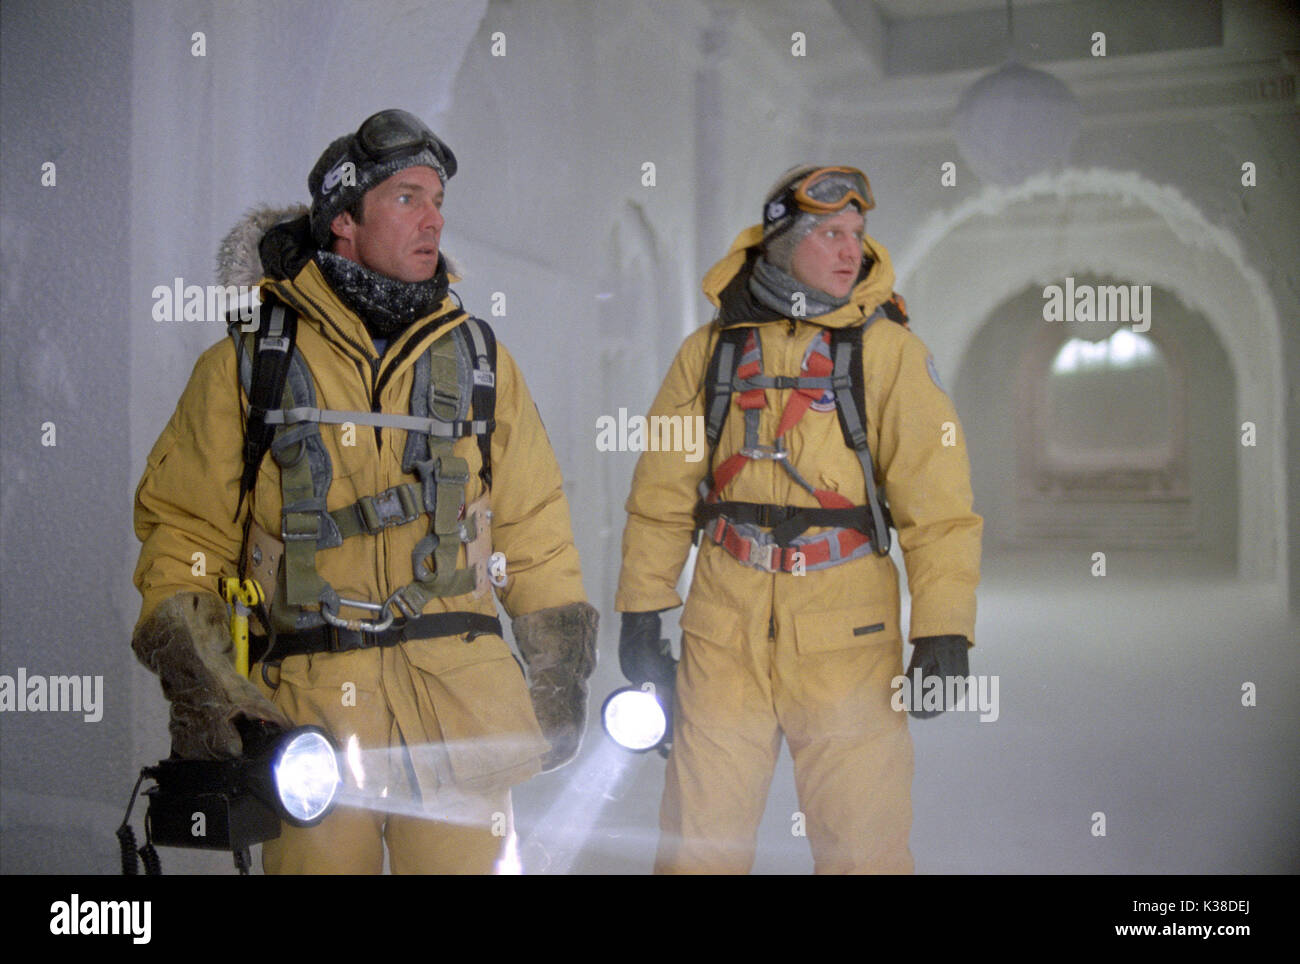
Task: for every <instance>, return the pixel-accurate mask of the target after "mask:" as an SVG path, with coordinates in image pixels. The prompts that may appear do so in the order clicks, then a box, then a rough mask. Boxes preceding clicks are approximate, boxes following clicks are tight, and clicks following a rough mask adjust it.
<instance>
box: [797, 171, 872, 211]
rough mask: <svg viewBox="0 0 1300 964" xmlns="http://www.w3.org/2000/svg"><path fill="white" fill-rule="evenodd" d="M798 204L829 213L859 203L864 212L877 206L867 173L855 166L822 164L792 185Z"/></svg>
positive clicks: (802, 209)
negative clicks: (824, 165)
mask: <svg viewBox="0 0 1300 964" xmlns="http://www.w3.org/2000/svg"><path fill="white" fill-rule="evenodd" d="M791 190H792V197H791V200H793V201H794V203H795V205H796V206H797V207H798V208H799V209H800V210H801V211H810V212H812V213H814V214H829V213H830V212H832V211H838V210H840V209H841V208H843V207H845V206H847V205H848V204H853V203H856V204H857V205H858V207H859V208H860V209H861V210H862V211H863V212H866V211H870V210H871V209H872V208H874V207H875V206H876V201H875V199H874V198H873V197H872V196H871V184H870V182H868V181H867V175H865V174H863V173H862V172H861V171H859V170H858V169H857V168H856V167H822V168H818V169H817V170H815V171H813V172H812V173H811V174H809V175H807V176H806V177H804V178H803V179H801V180H800V181H799V182H798V183H796V184H793V185H791Z"/></svg>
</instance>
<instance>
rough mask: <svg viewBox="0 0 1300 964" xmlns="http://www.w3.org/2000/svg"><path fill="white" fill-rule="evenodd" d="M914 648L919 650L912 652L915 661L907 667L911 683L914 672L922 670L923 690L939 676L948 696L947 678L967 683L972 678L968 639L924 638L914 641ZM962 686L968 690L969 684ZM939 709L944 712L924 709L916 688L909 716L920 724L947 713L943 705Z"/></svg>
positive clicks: (952, 637) (951, 637)
mask: <svg viewBox="0 0 1300 964" xmlns="http://www.w3.org/2000/svg"><path fill="white" fill-rule="evenodd" d="M913 645H914V646H915V647H916V648H915V649H914V650H912V661H911V662H910V663H908V664H907V678H908V680H909V681H910V680H914V679H915V677H914V676H913V672H914V671H915V670H918V669H919V670H920V671H921V676H922V680H921V683H922V686H924V685H925V682H926V680H928V679H930V677H932V676H937V677H939V679H940V682H941V683H943V689H944V692H945V693H946V692H947V689H948V687H947V683H946V678H947V677H949V676H960V677H961V678H962V679H963V680H964V679H965V678H966V677H967V676H969V675H970V657H969V656H968V655H967V652H966V651H967V650H968V649H969V648H970V644H969V643H968V642H967V641H966V637H965V636H922V637H921V638H920V639H917V640H913ZM962 685H963V686H965V683H963V684H962ZM939 705H940V708H939V709H937V710H923V709H921V691H920V690H917V689H915V688H913V690H912V709H910V710H908V713H909V714H910V715H911V716H913V717H915V718H916V719H918V720H928V719H930V717H932V716H938V715H939V714H940V713H942V712H943V708H942V707H943V704H942V702H940V704H939Z"/></svg>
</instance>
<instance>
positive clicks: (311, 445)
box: [236, 319, 495, 632]
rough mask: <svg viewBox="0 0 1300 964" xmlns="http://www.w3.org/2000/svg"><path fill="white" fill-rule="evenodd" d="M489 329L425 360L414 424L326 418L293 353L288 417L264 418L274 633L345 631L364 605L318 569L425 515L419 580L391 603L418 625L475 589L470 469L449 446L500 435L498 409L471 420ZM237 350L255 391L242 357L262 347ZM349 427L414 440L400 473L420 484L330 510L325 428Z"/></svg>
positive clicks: (449, 337)
mask: <svg viewBox="0 0 1300 964" xmlns="http://www.w3.org/2000/svg"><path fill="white" fill-rule="evenodd" d="M481 324H482V323H481V322H479V321H478V320H477V319H467V320H466V323H465V324H462V325H458V326H456V327H455V328H453V329H451V331H449V332H448V333H447V334H445V335H443V336H442V337H441V338H439V339H438V340H437V341H435V342H434V343H433V344H432V345H430V346H429V347H428V348H427V349H426V350H425V351H424V352H423V353H422V354H421V355H420V357H419V358H417V359H416V362H415V365H414V383H413V386H412V390H411V404H410V414H409V415H406V414H392V413H383V412H346V411H336V410H330V409H320V408H318V407H317V403H316V392H315V386H314V384H313V381H312V378H311V374H310V370H309V369H308V367H307V365H306V363H305V361H304V360H303V358H302V356H301V354H300V353H299V352H298V350H297V348H296V347H295V348H294V349H293V353H292V360H291V362H290V366H289V373H288V375H287V377H286V380H285V385H284V391H283V395H282V400H281V407H280V408H279V409H275V410H271V411H268V412H267V413H266V422H267V424H269V425H275V426H276V429H275V437H274V440H273V441H272V443H271V454H272V456H273V457H274V458H275V461H276V464H277V465H278V466H279V468H280V484H281V492H282V496H283V510H282V515H281V529H280V536H281V538H282V539H283V541H284V556H283V563H282V565H281V568H280V572H279V577H278V581H279V585H278V586H277V590H276V592H275V594H274V597H273V601H272V611H271V619H272V622H273V623H274V624H275V626H276V629H277V631H280V632H293V631H299V630H303V629H307V628H311V627H315V626H320V625H322V624H323V623H325V622H327V621H329V622H334V623H336V624H338V622H339V617H338V616H337V613H338V610H339V607H340V605H341V604H343V605H356V603H353V602H351V601H347V600H343V601H341V600H340V598H339V595H338V593H337V592H335V591H334V589H333V587H332V586H330V584H329V583H327V582H326V581H325V580H324V579H322V578H321V576H320V574H319V572H318V571H317V568H316V553H317V552H318V551H319V550H321V549H327V548H331V547H334V546H338V545H340V544H341V543H342V541H343V540H344V539H346V538H350V537H352V536H355V535H362V534H367V535H375V534H377V533H379V532H381V531H382V530H384V529H386V528H389V527H392V526H399V525H406V524H408V523H411V522H414V521H416V519H418V518H419V517H420V516H421V515H425V514H427V515H428V516H429V517H430V525H429V532H428V534H427V535H425V536H424V537H423V538H422V539H420V541H419V542H418V543H417V544H416V546H415V549H414V551H413V552H412V554H411V570H412V574H413V575H414V579H413V581H412V582H411V583H409V584H408V585H406V586H404V587H402V588H401V589H400V590H398V591H397V592H396V593H394V594H393V596H392V601H393V603H394V604H395V605H396V607H397V608H398V609H400V610H401V612H402V613H403V614H404V615H406V616H407V617H408V618H414V617H415V616H418V615H419V614H420V613H421V612H422V611H423V610H424V607H425V606H426V605H428V603H429V602H430V600H432V599H434V598H436V597H439V596H458V595H464V594H467V593H470V592H473V591H474V589H475V573H474V570H473V568H471V567H466V568H464V569H457V568H456V563H457V561H458V557H459V553H460V546H461V544H462V543H469V542H472V541H473V540H474V539H475V538H476V537H477V535H478V532H477V531H476V530H477V526H476V525H475V522H474V520H473V519H465V518H464V516H465V504H466V491H465V490H466V487H467V485H468V483H469V463H468V462H467V461H466V460H465V459H463V458H460V457H458V456H455V455H453V454H452V448H453V446H454V444H455V441H456V439H459V438H463V437H465V436H468V435H477V436H481V437H484V436H488V435H489V434H490V432H491V431H492V428H493V418H492V405H491V404H487V405H485V406H484V407H485V408H486V409H487V412H485V413H484V417H477V416H478V415H479V413H478V412H477V411H475V413H474V414H475V416H476V417H474V418H470V404H471V399H473V400H474V403H475V408H476V409H477V408H478V401H479V398H480V397H481V396H482V395H483V392H484V389H485V387H486V389H487V390H489V391H491V390H492V389H494V387H495V373H494V372H493V371H492V365H491V361H490V357H489V353H487V352H485V350H484V349H483V347H482V346H483V342H484V334H483V331H482V330H481V329H479V328H477V327H474V326H476V325H481ZM251 337H252V336H251V335H250V336H248V338H249V339H250V340H251ZM236 343H237V346H238V347H239V348H240V353H239V354H240V356H241V358H240V362H241V364H240V374H241V381H243V383H244V388H245V392H247V391H248V390H249V387H250V384H249V383H250V382H251V370H250V367H251V366H249V365H248V364H247V363H246V361H245V359H246V358H248V357H249V356H250V355H251V350H252V347H253V346H252V345H251V344H249V343H247V342H241V340H239V339H237V341H236ZM476 390H477V393H476ZM487 401H488V402H489V403H492V402H494V399H488V400H487ZM345 422H352V423H354V424H358V425H376V426H383V427H391V428H400V429H403V430H405V431H406V432H407V444H406V448H405V451H404V454H403V459H402V468H403V470H404V471H406V472H411V473H413V474H414V475H416V476H417V478H418V479H419V482H418V483H415V482H406V483H402V484H400V485H396V486H393V487H391V488H389V489H386V490H384V491H383V492H380V493H378V494H377V495H373V496H363V497H362V498H360V499H358V500H357V501H356V502H354V503H353V504H352V505H349V506H345V507H343V508H341V509H335V510H333V511H328V510H327V509H326V496H327V494H328V492H329V487H330V483H331V481H332V476H333V469H332V466H331V463H330V458H329V453H328V452H327V451H326V449H325V447H324V443H323V441H322V439H321V435H320V425H322V424H335V425H338V424H343V423H345ZM483 447H485V446H484V444H483V441H482V439H480V448H483ZM429 563H432V566H430V565H429ZM362 605H363V606H364V607H365V608H367V609H370V610H371V611H372V612H376V611H377V612H380V613H381V614H382V611H383V608H385V607H382V606H381V605H380V604H376V603H362ZM309 607H310V608H309ZM316 607H320V608H319V610H318V609H317V608H316ZM322 613H324V615H323V614H322ZM327 616H328V617H330V618H328V619H327V618H326V617H327Z"/></svg>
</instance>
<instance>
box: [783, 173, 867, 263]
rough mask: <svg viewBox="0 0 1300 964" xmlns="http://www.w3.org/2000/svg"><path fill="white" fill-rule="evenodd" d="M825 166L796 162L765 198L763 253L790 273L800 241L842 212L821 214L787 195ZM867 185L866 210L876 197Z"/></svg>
mask: <svg viewBox="0 0 1300 964" xmlns="http://www.w3.org/2000/svg"><path fill="white" fill-rule="evenodd" d="M825 166H826V165H823V164H796V165H795V166H794V167H792V168H790V169H789V170H787V171H785V172H784V173H782V174H781V176H780V177H778V178H777V179H776V181H775V183H773V184H772V187H771V188H770V189H769V190H768V192H767V194H766V195H765V196H764V198H763V255H764V257H765V258H766V259H767V261H768V263H769V264H772V265H775V266H776V267H778V268H780V269H781V270H782V271H785V272H787V273H789V272H790V266H791V264H792V262H793V261H794V249H795V248H797V247H798V246H799V242H800V241H802V240H803V239H804V238H806V237H807V236H808V235H810V234H812V233H813V231H815V230H816V229H817V225H819V224H821V223H822V222H823V221H825V220H826V219H827V218H832V217H835V215H837V214H838V213H839V211H829V212H827V213H825V214H818V213H816V212H813V211H804V210H801V209H800V208H799V207H798V206H797V205H795V204H794V203H793V201H791V199H790V198H789V197H788V196H787V195H789V194H790V189H791V188H793V187H794V186H795V185H796V184H798V183H799V182H800V181H801V180H803V179H804V178H805V177H807V176H808V175H809V174H811V173H813V172H814V171H818V170H822V169H823V168H825ZM865 181H866V177H865V175H863V182H864V185H865ZM865 186H866V198H867V202H868V207H867V210H870V208H872V207H875V200H874V198H872V197H871V187H870V185H865ZM853 204H854V206H855V207H857V208H859V209H861V208H862V205H860V204H858V203H857V202H856V201H855V202H853ZM862 213H863V214H864V215H865V214H866V213H867V211H866V210H863V211H862Z"/></svg>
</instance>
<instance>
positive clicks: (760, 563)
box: [749, 541, 777, 572]
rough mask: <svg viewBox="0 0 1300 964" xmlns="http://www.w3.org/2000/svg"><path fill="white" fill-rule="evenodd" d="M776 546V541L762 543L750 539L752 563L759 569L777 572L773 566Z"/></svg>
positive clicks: (750, 559)
mask: <svg viewBox="0 0 1300 964" xmlns="http://www.w3.org/2000/svg"><path fill="white" fill-rule="evenodd" d="M776 548H777V547H776V544H775V543H771V542H766V543H763V544H761V545H760V544H759V543H757V542H753V541H750V543H749V562H750V565H753V566H757V567H758V568H759V569H763V570H765V571H766V572H776V571H777V570H776V569H774V568H773V567H772V555H773V552H774V551H775V550H776Z"/></svg>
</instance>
